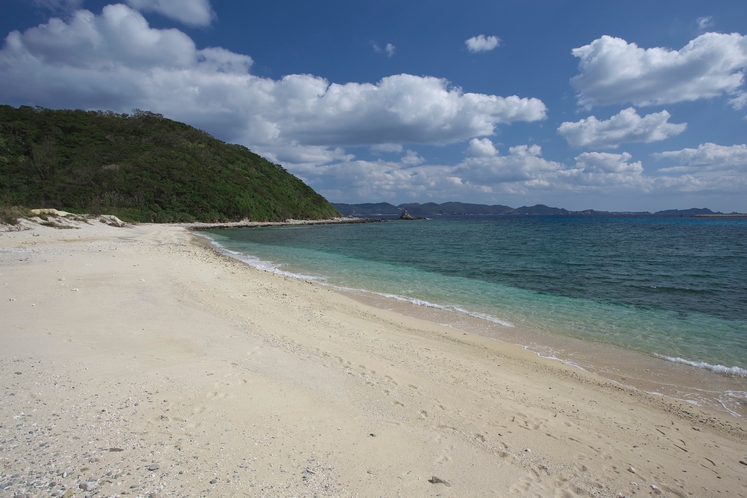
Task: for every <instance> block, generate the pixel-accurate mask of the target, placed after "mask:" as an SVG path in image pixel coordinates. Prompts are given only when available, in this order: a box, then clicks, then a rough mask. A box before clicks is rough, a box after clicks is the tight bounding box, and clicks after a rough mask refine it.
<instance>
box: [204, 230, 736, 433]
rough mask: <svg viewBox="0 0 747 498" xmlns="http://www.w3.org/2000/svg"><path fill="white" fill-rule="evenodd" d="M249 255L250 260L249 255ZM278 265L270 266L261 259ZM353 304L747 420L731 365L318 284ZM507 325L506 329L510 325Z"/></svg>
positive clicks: (217, 245)
mask: <svg viewBox="0 0 747 498" xmlns="http://www.w3.org/2000/svg"><path fill="white" fill-rule="evenodd" d="M196 235H197V236H199V237H204V238H205V240H206V241H207V244H208V246H209V247H210V248H212V249H213V250H215V251H217V252H218V253H220V254H224V255H226V256H227V257H230V258H233V259H236V260H238V261H241V262H243V263H245V264H248V265H250V266H253V267H255V268H258V269H260V270H262V271H268V272H270V273H276V274H278V275H285V276H288V277H290V278H294V279H299V280H302V281H304V280H308V278H309V277H306V276H304V275H298V274H294V273H287V272H284V271H280V270H268V269H267V268H266V267H265V265H256V266H255V265H254V264H253V263H252V262H251V261H249V260H245V259H242V258H241V254H240V253H235V252H234V251H231V250H229V249H227V248H225V247H223V246H222V245H220V243H218V242H216V241H214V240H213V239H211V238H210V237H209V236H207V235H202V234H196ZM250 256H251V255H250ZM257 262H259V263H266V264H268V265H272V266H274V263H272V262H269V261H261V260H257ZM314 282H315V283H317V284H319V285H323V286H327V287H329V288H331V289H333V290H334V291H336V292H340V293H342V294H344V295H346V296H348V297H351V298H353V299H355V300H356V301H358V302H361V303H362V304H365V305H369V306H374V307H376V308H379V309H384V310H390V311H395V312H397V313H399V314H402V315H405V316H408V317H411V318H418V319H423V320H427V321H429V322H432V323H434V324H440V325H446V326H449V327H452V328H454V329H455V330H463V331H467V332H469V333H473V334H477V335H480V336H483V337H487V338H490V339H494V340H498V341H501V342H504V343H507V344H512V345H516V346H519V347H522V348H525V349H526V350H527V351H530V352H532V353H534V354H537V355H538V356H539V357H542V358H545V359H548V360H552V361H559V362H561V363H563V364H565V365H568V366H571V367H574V368H577V369H579V370H581V371H584V372H587V373H591V374H594V375H597V376H599V377H601V378H604V379H606V380H608V381H611V382H614V383H616V384H619V385H620V386H622V387H625V388H631V389H637V390H640V391H641V392H643V393H646V394H650V395H655V396H663V397H666V398H671V399H675V400H678V401H681V402H685V403H690V404H692V405H694V406H698V407H706V408H708V409H710V410H714V411H716V412H721V413H725V414H728V415H730V416H732V417H734V418H736V419H741V420H745V419H746V418H747V378H745V377H744V375H731V374H722V373H720V372H718V371H716V370H725V371H729V370H734V369H737V370H739V371H740V373H741V370H742V369H741V368H739V367H730V366H729V365H725V366H723V368H720V367H722V365H710V367H711V368H707V367H706V366H705V365H704V364H702V363H700V362H695V361H690V360H683V359H681V358H671V357H665V356H660V355H657V354H653V353H650V352H648V351H642V350H638V349H634V348H626V347H624V346H620V345H615V344H609V343H603V342H597V341H593V340H589V339H581V338H577V337H572V336H568V335H563V334H554V333H551V332H550V331H548V330H542V331H540V330H533V329H528V328H525V327H515V326H514V325H513V324H506V323H503V322H501V321H498V320H495V319H488V318H482V317H480V316H476V315H475V314H472V313H469V312H467V311H464V310H460V311H456V310H452V309H448V308H444V307H442V306H440V305H436V304H433V303H423V302H420V301H418V300H415V301H413V300H412V299H407V298H404V297H401V296H386V295H383V294H380V293H377V292H371V291H366V290H363V289H353V288H344V287H339V286H336V285H333V284H327V283H324V282H323V281H317V280H314ZM507 325H508V326H507Z"/></svg>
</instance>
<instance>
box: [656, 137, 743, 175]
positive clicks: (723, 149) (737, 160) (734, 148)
mask: <svg viewBox="0 0 747 498" xmlns="http://www.w3.org/2000/svg"><path fill="white" fill-rule="evenodd" d="M654 157H655V158H657V159H669V160H672V161H676V162H678V163H679V166H675V167H674V168H667V169H668V170H670V171H671V170H673V169H678V170H680V171H681V170H685V169H687V170H689V171H694V170H704V169H709V170H718V169H731V168H736V169H740V170H745V171H747V145H745V144H741V145H717V144H714V143H710V142H708V143H705V144H701V145H699V146H698V148H697V149H682V150H671V151H666V152H658V153H656V154H654ZM660 171H661V170H660Z"/></svg>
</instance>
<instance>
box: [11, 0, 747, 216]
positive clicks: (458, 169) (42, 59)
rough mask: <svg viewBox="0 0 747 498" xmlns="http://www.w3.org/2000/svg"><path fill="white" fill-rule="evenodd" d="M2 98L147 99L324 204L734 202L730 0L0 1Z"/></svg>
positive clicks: (745, 130) (738, 89)
mask: <svg viewBox="0 0 747 498" xmlns="http://www.w3.org/2000/svg"><path fill="white" fill-rule="evenodd" d="M0 33H2V37H3V41H2V44H1V45H0V104H9V105H13V106H20V105H30V106H41V107H45V108H50V109H86V110H99V109H100V110H112V111H115V112H128V113H129V112H132V110H133V109H142V110H148V111H152V112H156V113H161V114H163V115H164V116H165V117H168V118H171V119H175V120H178V121H183V122H186V123H188V124H190V125H192V126H195V127H197V128H200V129H203V130H205V131H207V132H208V133H210V134H212V135H213V136H215V137H217V138H219V139H221V140H224V141H226V142H230V143H240V144H242V145H245V146H246V147H248V148H250V149H251V150H253V151H254V152H256V153H258V154H261V155H263V156H264V157H267V158H268V159H270V160H271V161H273V162H276V163H279V164H281V165H283V166H284V167H285V168H286V169H287V170H288V171H290V172H291V173H293V174H295V175H296V176H298V177H299V178H301V179H302V180H304V181H305V182H306V183H308V184H309V185H310V186H311V187H313V188H314V189H315V190H316V191H317V192H319V193H320V194H322V195H324V196H325V197H326V198H327V199H329V200H330V201H332V202H345V203H362V202H390V203H392V204H400V203H405V202H446V201H461V202H472V203H481V204H503V205H509V206H512V207H519V206H523V205H534V204H538V203H541V204H547V205H551V206H557V207H564V208H566V209H571V210H582V209H597V210H610V211H657V210H662V209H670V208H679V209H685V208H690V207H709V208H711V209H713V210H718V211H723V212H733V211H737V212H747V84H746V83H745V74H744V73H745V71H746V70H747V2H745V1H744V0H735V1H731V0H720V1H718V2H713V1H707V2H706V1H688V0H677V1H669V0H655V1H651V0H645V1H640V0H627V1H625V2H620V1H605V2H599V1H597V0H588V1H580V0H579V1H562V0H554V1H550V0H547V1H537V0H506V1H501V0H490V1H487V0H462V1H459V2H455V1H444V0H408V1H405V2H403V1H401V0H399V1H396V2H395V1H390V0H377V1H375V2H371V1H357V0H345V1H337V0H335V1H321V2H308V1H296V0H274V1H273V2H237V1H228V0H122V3H111V2H105V1H103V2H102V1H96V0H0Z"/></svg>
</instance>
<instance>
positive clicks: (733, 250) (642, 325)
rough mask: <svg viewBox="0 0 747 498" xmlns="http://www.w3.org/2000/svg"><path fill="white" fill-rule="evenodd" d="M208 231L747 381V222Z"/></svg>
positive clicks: (349, 280)
mask: <svg viewBox="0 0 747 498" xmlns="http://www.w3.org/2000/svg"><path fill="white" fill-rule="evenodd" d="M207 235H209V236H210V237H211V238H212V239H213V240H215V241H216V242H217V243H219V244H220V245H222V246H223V247H225V248H227V249H229V250H231V251H234V252H237V253H240V254H243V255H245V256H244V259H247V258H248V260H250V261H252V262H253V263H254V264H257V265H258V266H263V265H264V266H266V267H270V266H271V267H274V268H278V269H280V270H281V271H285V272H289V273H293V274H297V275H305V276H309V277H313V278H317V279H321V280H324V281H326V282H328V283H330V284H333V285H337V286H341V287H347V288H352V289H361V290H366V291H370V292H376V293H380V294H384V295H388V296H394V297H397V298H400V299H408V300H410V301H412V302H415V303H418V304H424V305H432V306H438V307H442V308H445V309H448V310H453V311H455V312H463V313H469V314H472V315H473V316H479V317H482V318H484V319H488V320H491V321H493V322H496V323H503V324H505V325H506V326H518V327H523V328H529V329H532V330H539V331H548V332H551V333H553V334H561V335H570V336H574V337H577V338H581V339H585V340H592V341H598V342H606V343H611V344H616V345H618V346H623V347H627V348H633V349H637V350H641V351H644V352H647V353H650V354H655V355H658V356H664V357H668V358H670V359H676V358H679V359H682V360H685V361H687V362H691V363H695V364H700V363H701V362H702V363H703V364H701V365H699V366H704V367H707V368H711V369H714V367H715V370H717V371H721V373H724V374H726V375H741V376H744V375H745V374H747V220H745V219H697V218H686V219H680V218H676V219H652V218H636V219H618V218H614V219H584V218H513V217H511V218H509V217H444V218H437V219H433V220H427V221H417V222H404V221H390V222H386V223H370V224H355V225H321V226H291V227H271V228H248V229H231V230H215V231H211V232H208V233H207ZM268 265H269V266H268ZM722 367H726V368H722Z"/></svg>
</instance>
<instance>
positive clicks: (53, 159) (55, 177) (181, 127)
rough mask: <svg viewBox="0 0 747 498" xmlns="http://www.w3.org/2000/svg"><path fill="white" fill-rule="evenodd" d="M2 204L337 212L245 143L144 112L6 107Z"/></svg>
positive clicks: (216, 215)
mask: <svg viewBox="0 0 747 498" xmlns="http://www.w3.org/2000/svg"><path fill="white" fill-rule="evenodd" d="M0 205H5V206H12V205H21V206H25V207H27V208H45V207H46V208H57V209H62V210H65V211H70V212H75V213H93V214H98V213H107V214H114V215H116V216H119V217H120V218H123V219H127V220H131V221H141V222H151V221H152V222H177V221H231V220H240V219H244V218H249V219H250V220H257V221H277V220H284V219H288V218H295V219H322V218H331V217H335V216H339V214H338V213H337V211H336V210H335V208H334V207H333V206H332V205H331V204H330V203H329V202H327V200H326V199H324V197H322V196H321V195H319V194H317V193H316V192H314V190H313V189H312V188H311V187H309V186H307V185H306V184H304V183H303V182H302V181H301V180H299V179H298V178H296V177H295V176H293V175H292V174H290V173H288V172H287V171H285V170H284V169H283V168H282V167H281V166H279V165H277V164H273V163H271V162H269V161H267V160H266V159H264V158H262V157H260V156H258V155H257V154H254V153H252V152H251V151H250V150H249V149H247V148H246V147H243V146H240V145H231V144H227V143H225V142H222V141H220V140H217V139H215V138H213V137H211V136H210V135H208V134H207V133H205V132H203V131H201V130H197V129H195V128H193V127H191V126H188V125H186V124H184V123H179V122H176V121H171V120H169V119H165V118H164V117H163V116H161V115H159V114H154V113H150V112H146V111H139V110H136V111H134V113H133V114H132V115H127V114H115V113H112V112H100V111H99V112H93V111H65V110H61V111H58V110H49V109H41V108H32V107H20V108H18V109H16V108H14V107H11V106H0Z"/></svg>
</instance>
